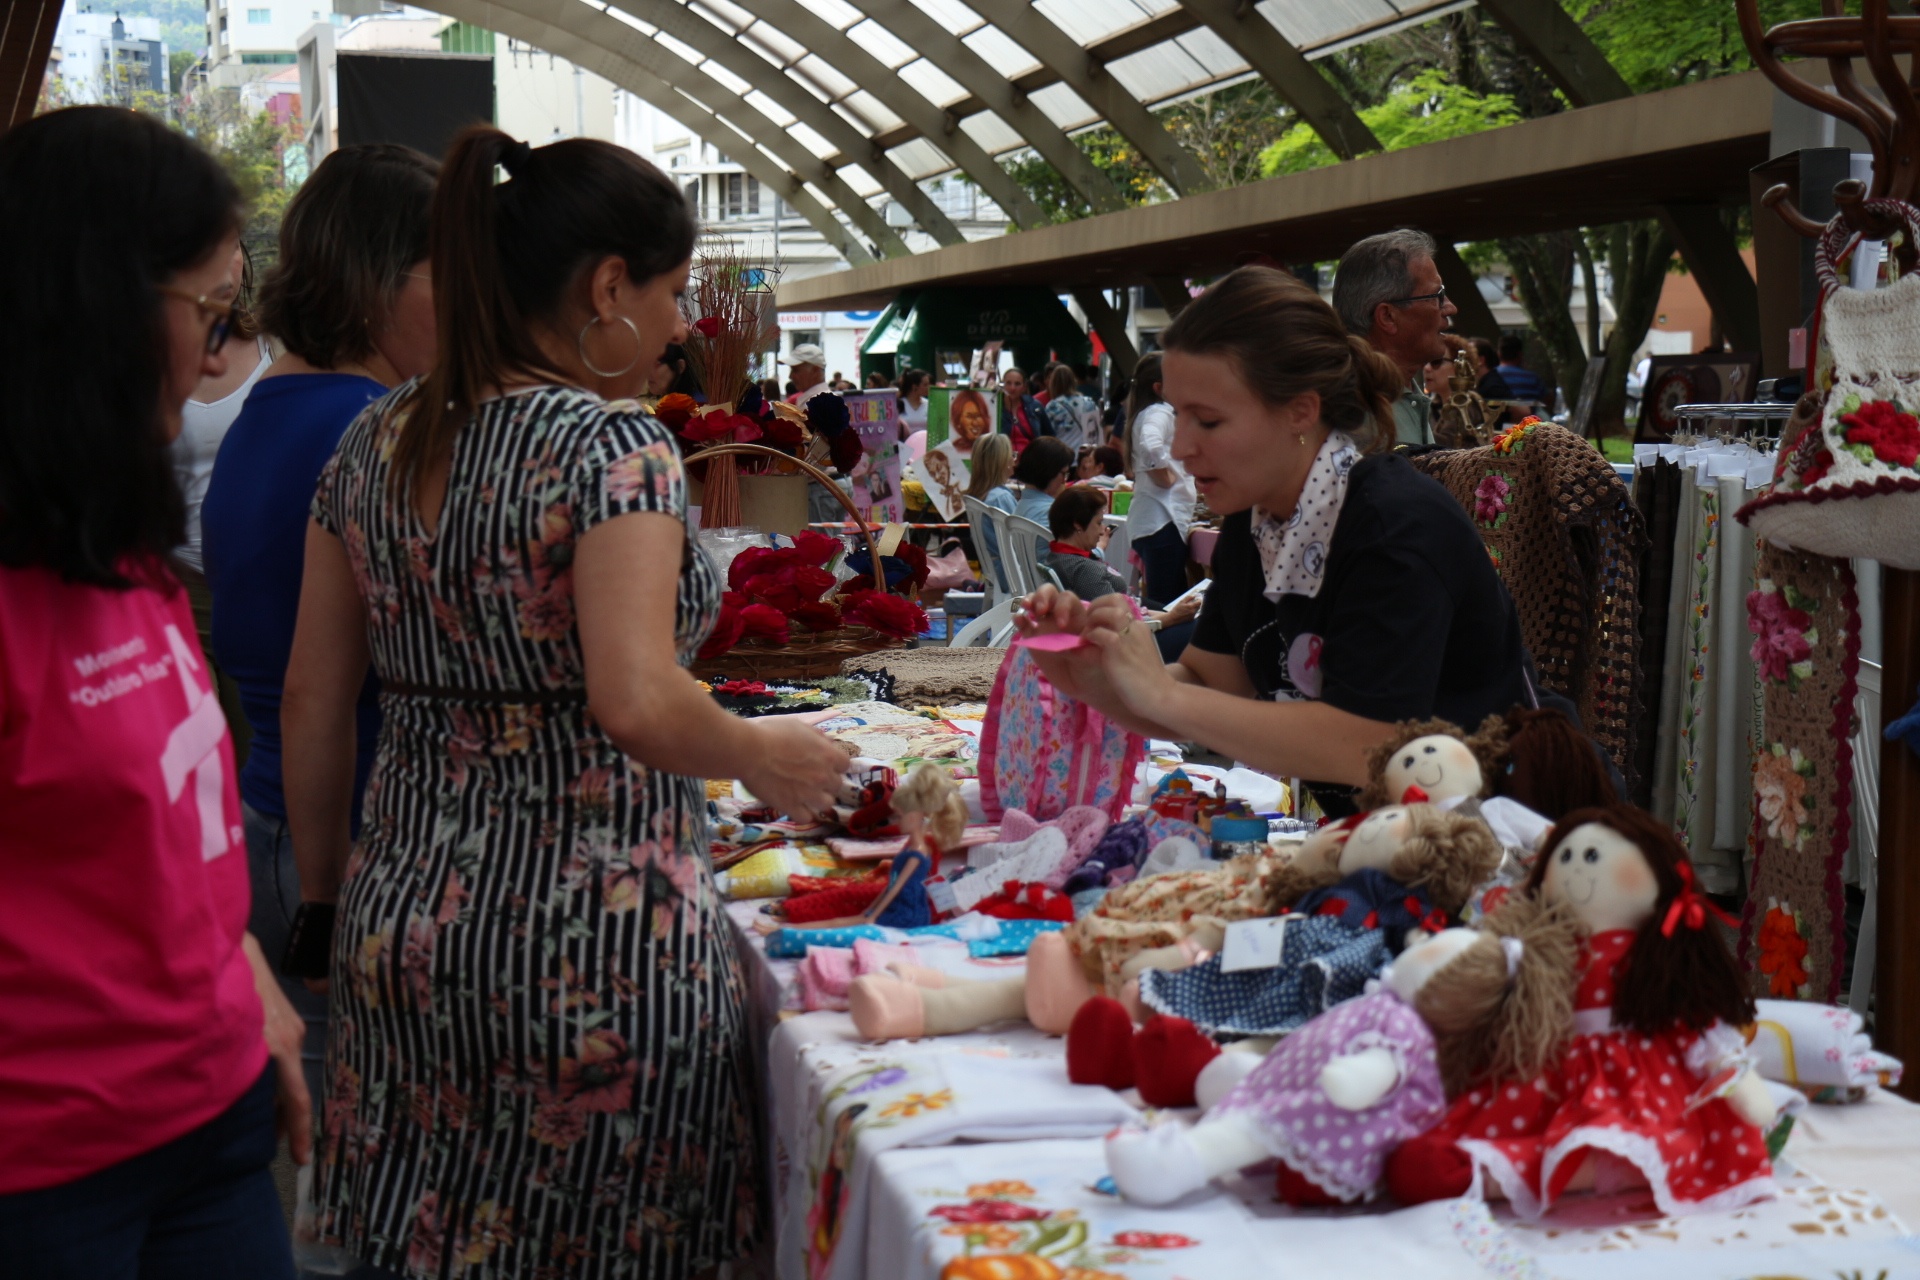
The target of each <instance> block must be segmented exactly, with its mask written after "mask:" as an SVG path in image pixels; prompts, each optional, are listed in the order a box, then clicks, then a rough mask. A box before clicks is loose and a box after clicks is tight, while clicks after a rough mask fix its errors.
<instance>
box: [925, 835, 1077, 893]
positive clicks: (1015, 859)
mask: <svg viewBox="0 0 1920 1280" xmlns="http://www.w3.org/2000/svg"><path fill="white" fill-rule="evenodd" d="M994 848H996V846H994V845H982V846H980V848H978V849H975V850H974V851H973V852H972V853H971V854H969V855H968V861H969V862H971V861H972V860H973V858H974V856H975V855H979V854H981V853H982V852H983V851H985V850H990V849H994ZM997 848H999V849H1000V850H1002V852H1001V854H1000V856H999V857H997V858H996V859H994V860H993V861H992V862H990V863H988V864H987V865H985V866H982V867H980V869H979V870H977V871H974V872H971V873H970V874H968V875H965V876H962V877H960V878H959V879H958V880H955V881H953V882H952V883H951V885H950V887H951V888H952V890H953V900H954V902H955V903H956V904H958V907H959V909H960V910H962V911H971V910H973V909H974V907H975V906H976V905H977V904H979V903H980V902H982V901H984V900H985V899H987V898H990V897H992V896H993V895H994V894H996V893H998V892H1000V887H1001V886H1002V885H1004V884H1006V883H1007V882H1008V881H1009V880H1020V881H1029V882H1031V881H1037V882H1039V883H1041V884H1046V883H1048V880H1049V877H1051V876H1052V875H1053V873H1054V872H1055V871H1056V870H1058V869H1059V866H1060V864H1061V863H1062V862H1063V861H1065V859H1066V857H1067V854H1068V846H1067V837H1066V834H1065V833H1064V832H1062V831H1061V830H1060V829H1059V828H1058V827H1053V826H1046V827H1041V828H1040V829H1039V830H1038V831H1035V832H1034V833H1033V834H1032V835H1031V836H1029V837H1027V839H1025V840H1024V841H1022V842H1021V843H1019V844H1017V845H1014V846H1011V847H1008V846H1006V845H1000V846H997Z"/></svg>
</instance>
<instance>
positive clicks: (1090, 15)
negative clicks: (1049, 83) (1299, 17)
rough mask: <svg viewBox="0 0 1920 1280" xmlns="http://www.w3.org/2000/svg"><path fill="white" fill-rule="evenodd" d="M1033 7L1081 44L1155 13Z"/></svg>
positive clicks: (1115, 1) (1072, 0)
mask: <svg viewBox="0 0 1920 1280" xmlns="http://www.w3.org/2000/svg"><path fill="white" fill-rule="evenodd" d="M1313 2H1314V3H1318V0H1313ZM1033 7H1034V8H1036V9H1038V10H1039V11H1040V12H1041V13H1044V14H1045V15H1047V17H1049V18H1051V19H1052V20H1053V22H1054V23H1055V24H1056V25H1057V26H1059V27H1060V28H1061V30H1063V31H1065V32H1066V33H1067V34H1068V35H1070V36H1072V37H1073V38H1074V39H1075V40H1078V41H1079V42H1080V43H1081V44H1092V43H1093V42H1094V41H1096V40H1101V39H1104V38H1106V37H1107V36H1110V35H1112V34H1113V33H1114V32H1116V31H1121V30H1124V29H1125V28H1127V27H1131V26H1133V25H1134V24H1135V23H1137V22H1141V21H1144V20H1145V19H1147V18H1151V17H1152V16H1153V15H1154V12H1155V10H1153V9H1149V8H1147V7H1146V6H1144V5H1140V4H1136V3H1134V0H1037V3H1035V5H1034V6H1033Z"/></svg>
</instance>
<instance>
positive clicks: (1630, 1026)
mask: <svg viewBox="0 0 1920 1280" xmlns="http://www.w3.org/2000/svg"><path fill="white" fill-rule="evenodd" d="M1546 847H1547V851H1548V852H1547V854H1546V856H1544V857H1542V858H1541V859H1540V860H1539V861H1538V862H1536V863H1535V864H1534V867H1533V871H1532V874H1531V876H1530V877H1529V878H1528V881H1527V892H1530V893H1533V894H1537V895H1538V896H1539V897H1540V898H1541V900H1542V901H1543V902H1545V903H1548V904H1554V903H1565V904H1567V905H1568V906H1569V907H1571V908H1572V910H1573V912H1574V914H1575V916H1576V917H1577V918H1578V919H1579V921H1580V923H1581V924H1582V925H1583V926H1584V927H1585V929H1586V930H1587V937H1586V940H1585V946H1584V947H1583V949H1582V957H1581V966H1582V972H1581V974H1580V982H1579V986H1578V988H1577V989H1576V993H1575V997H1574V1015H1573V1027H1572V1033H1573V1034H1572V1036H1571V1037H1570V1038H1569V1039H1568V1040H1567V1042H1566V1047H1565V1049H1564V1050H1563V1051H1562V1052H1561V1055H1560V1057H1559V1058H1558V1060H1557V1061H1556V1062H1555V1063H1554V1064H1553V1065H1551V1066H1550V1067H1548V1068H1547V1069H1546V1070H1545V1071H1543V1072H1540V1073H1539V1074H1537V1075H1535V1076H1534V1077H1533V1078H1532V1079H1528V1080H1518V1079H1508V1080H1505V1081H1494V1082H1492V1083H1490V1084H1486V1085H1482V1086H1480V1087H1478V1088H1476V1089H1474V1090H1473V1091H1471V1092H1469V1093H1467V1094H1466V1095H1465V1096H1463V1097H1461V1098H1459V1099H1457V1100H1456V1101H1455V1102H1454V1104H1453V1105H1452V1107H1451V1108H1449V1110H1448V1112H1447V1114H1446V1116H1445V1118H1444V1119H1442V1120H1441V1122H1440V1123H1439V1125H1438V1126H1436V1127H1435V1128H1434V1129H1433V1130H1432V1131H1430V1132H1429V1133H1427V1134H1426V1135H1424V1136H1423V1137H1421V1138H1417V1139H1414V1140H1412V1141H1410V1142H1407V1143H1405V1144H1403V1145H1402V1146H1401V1147H1400V1148H1399V1150H1397V1151H1396V1152H1395V1153H1394V1155H1393V1156H1392V1158H1391V1159H1390V1160H1389V1161H1388V1165H1387V1181H1388V1186H1389V1188H1390V1189H1391V1190H1392V1191H1393V1193H1394V1195H1395V1196H1396V1197H1397V1198H1399V1199H1400V1200H1401V1201H1403V1202H1405V1203H1419V1202H1422V1201H1426V1200H1434V1199H1440V1198H1442V1197H1447V1196H1457V1195H1462V1194H1465V1193H1466V1192H1467V1191H1468V1190H1469V1188H1470V1186H1471V1185H1473V1183H1474V1181H1475V1179H1474V1174H1475V1172H1476V1170H1477V1171H1478V1172H1479V1173H1480V1174H1481V1175H1482V1185H1483V1187H1484V1190H1485V1191H1486V1193H1487V1194H1488V1195H1490V1196H1491V1195H1498V1196H1504V1197H1505V1198H1506V1199H1508V1200H1510V1201H1512V1202H1513V1206H1514V1208H1515V1209H1516V1210H1517V1211H1519V1212H1520V1213H1521V1214H1522V1215H1523V1216H1525V1217H1529V1218H1533V1217H1538V1216H1539V1215H1541V1214H1543V1213H1545V1212H1546V1211H1547V1210H1548V1209H1550V1208H1551V1207H1552V1206H1553V1205H1554V1204H1555V1203H1556V1202H1557V1201H1558V1200H1559V1199H1560V1198H1561V1197H1562V1196H1563V1195H1565V1194H1566V1193H1567V1192H1569V1191H1579V1190H1586V1189H1592V1188H1598V1189H1600V1190H1618V1189H1625V1188H1627V1187H1631V1186H1636V1185H1640V1184H1645V1185H1646V1186H1648V1187H1649V1188H1651V1190H1652V1192H1653V1197H1654V1200H1655V1202H1656V1203H1657V1204H1658V1205H1659V1207H1660V1211H1661V1212H1662V1213H1667V1214H1679V1213H1692V1212H1701V1211H1709V1210H1723V1209H1736V1208H1739V1207H1741V1206H1742V1205H1746V1204H1749V1203H1751V1202H1753V1201H1755V1200H1760V1199H1764V1198H1766V1197H1767V1196H1770V1195H1772V1194H1773V1191H1774V1182H1773V1176H1772V1167H1771V1165H1770V1164H1769V1162H1768V1159H1767V1145H1766V1140H1765V1138H1764V1136H1763V1134H1762V1132H1761V1128H1760V1126H1761V1125H1763V1124H1766V1123H1768V1122H1770V1121H1771V1120H1772V1118H1773V1113H1774V1108H1773V1105H1772V1102H1771V1100H1770V1099H1769V1097H1768V1095H1767V1091H1766V1086H1765V1085H1764V1084H1763V1083H1762V1082H1761V1080H1760V1078H1759V1077H1758V1076H1757V1075H1756V1074H1755V1073H1754V1072H1753V1071H1752V1070H1751V1066H1750V1063H1749V1062H1748V1060H1747V1059H1746V1058H1745V1057H1744V1054H1743V1050H1744V1045H1743V1041H1742V1039H1741V1037H1740V1035H1739V1033H1738V1032H1737V1031H1735V1030H1734V1029H1733V1028H1735V1027H1739V1026H1744V1025H1746V1024H1747V1023H1750V1022H1751V1021H1752V1020H1753V1017H1754V1008H1753V1001H1752V998H1751V997H1749V996H1748V995H1747V992H1746V987H1745V984H1744V983H1743V982H1742V981H1741V978H1740V973H1739V970H1738V969H1737V968H1736V967H1735V965H1734V962H1733V958H1732V956H1730V955H1729V954H1728V953H1727V949H1726V945H1725V944H1724V943H1723V942H1722V941H1721V939H1720V937H1719V936H1718V935H1717V934H1716V933H1715V932H1714V928H1713V917H1714V916H1716V915H1717V914H1718V909H1717V908H1715V907H1714V906H1713V905H1712V904H1711V903H1710V902H1708V901H1707V900H1706V899H1705V898H1704V897H1702V896H1701V894H1700V892H1699V890H1698V889H1696V888H1695V887H1694V880H1693V867H1692V865H1691V864H1690V863H1689V862H1688V861H1687V857H1686V853H1685V851H1684V850H1683V849H1682V848H1681V846H1680V843H1679V841H1678V840H1676V839H1675V838H1674V836H1673V834H1672V833H1671V832H1670V831H1669V830H1667V828H1666V827H1664V826H1663V825H1662V824H1660V823H1659V822H1657V821H1655V820H1654V819H1653V818H1652V817H1650V816H1648V815H1647V814H1645V813H1643V812H1641V811H1640V810H1638V809H1633V808H1629V807H1627V806H1625V805H1613V806H1608V807H1605V808H1599V809H1582V810H1578V811H1576V812H1574V813H1571V814H1568V815H1567V816H1566V817H1565V818H1564V819H1563V820H1562V821H1561V822H1560V824H1559V825H1558V826H1556V827H1555V828H1554V830H1553V832H1552V834H1551V836H1550V837H1549V838H1548V842H1547V846H1546Z"/></svg>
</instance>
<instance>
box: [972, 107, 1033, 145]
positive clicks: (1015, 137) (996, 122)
mask: <svg viewBox="0 0 1920 1280" xmlns="http://www.w3.org/2000/svg"><path fill="white" fill-rule="evenodd" d="M960 127H961V128H962V129H964V130H966V132H967V136H968V137H969V138H972V139H973V140H974V141H975V142H977V143H979V144H980V145H981V146H982V147H983V148H985V149H986V150H987V151H988V152H997V151H1011V150H1013V149H1014V148H1015V147H1023V146H1025V145H1026V142H1027V140H1026V139H1025V138H1023V137H1021V136H1020V131H1019V130H1018V129H1015V128H1014V127H1013V126H1012V125H1010V124H1008V123H1007V122H1006V121H1005V120H1002V119H1001V118H1000V117H999V116H997V115H995V114H994V113H993V112H991V111H982V112H981V113H980V114H978V115H972V116H968V117H967V118H966V119H965V120H963V121H961V122H960Z"/></svg>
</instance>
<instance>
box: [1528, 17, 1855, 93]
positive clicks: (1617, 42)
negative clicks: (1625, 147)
mask: <svg viewBox="0 0 1920 1280" xmlns="http://www.w3.org/2000/svg"><path fill="white" fill-rule="evenodd" d="M1564 4H1565V7H1566V10H1567V12H1569V13H1571V14H1572V15H1573V16H1574V17H1575V18H1577V19H1579V21H1580V25H1581V26H1582V27H1584V28H1585V29H1586V32H1587V34H1588V35H1589V36H1591V37H1592V38H1593V42H1594V43H1595V44H1597V45H1599V46H1600V51H1601V52H1602V53H1604V54H1606V55H1607V61H1609V62H1611V63H1612V64H1613V66H1614V69H1615V70H1617V71H1618V72H1619V73H1620V74H1621V76H1622V77H1623V78H1625V80H1626V82H1627V84H1628V85H1630V86H1631V87H1632V88H1633V91H1634V92H1635V93H1651V92H1653V91H1654V90H1656V89H1670V88H1672V87H1673V86H1674V85H1677V84H1688V83H1690V82H1692V81H1695V80H1706V79H1710V78H1712V77H1714V76H1724V75H1731V74H1733V73H1734V72H1738V71H1750V70H1752V69H1753V60H1752V59H1751V58H1749V57H1748V56H1747V46H1746V44H1745V42H1744V41H1742V40H1741V39H1740V23H1739V20H1738V19H1737V18H1736V17H1735V16H1734V10H1733V6H1732V5H1731V4H1725V3H1710V4H1703V3H1701V0H1564ZM1819 16H1820V0H1760V22H1761V25H1762V26H1769V27H1770V26H1772V25H1773V24H1774V23H1776V22H1790V21H1793V20H1795V19H1799V18H1817V17H1819Z"/></svg>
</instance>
